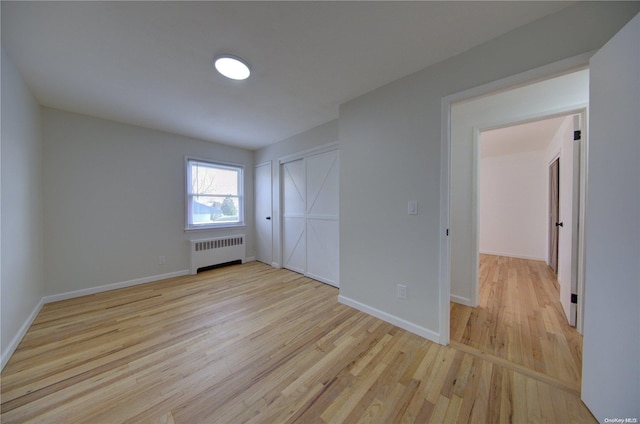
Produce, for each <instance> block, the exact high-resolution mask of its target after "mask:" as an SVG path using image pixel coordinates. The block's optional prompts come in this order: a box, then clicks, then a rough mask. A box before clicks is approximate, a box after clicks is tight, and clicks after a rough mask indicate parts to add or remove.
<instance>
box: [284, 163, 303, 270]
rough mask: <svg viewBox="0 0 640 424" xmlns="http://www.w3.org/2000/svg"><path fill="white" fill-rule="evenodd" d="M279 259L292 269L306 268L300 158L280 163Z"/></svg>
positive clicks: (301, 164) (301, 165)
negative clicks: (280, 233)
mask: <svg viewBox="0 0 640 424" xmlns="http://www.w3.org/2000/svg"><path fill="white" fill-rule="evenodd" d="M281 175H282V260H283V266H284V267H285V268H287V269H290V270H292V271H296V272H300V273H303V274H304V273H306V271H307V262H306V257H307V251H306V248H307V241H306V218H305V211H306V198H307V197H306V173H305V162H304V159H299V160H296V161H293V162H287V163H285V164H283V165H282V170H281Z"/></svg>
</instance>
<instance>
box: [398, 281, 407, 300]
mask: <svg viewBox="0 0 640 424" xmlns="http://www.w3.org/2000/svg"><path fill="white" fill-rule="evenodd" d="M406 298H407V286H403V285H402V284H398V299H406Z"/></svg>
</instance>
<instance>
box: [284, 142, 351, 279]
mask: <svg viewBox="0 0 640 424" xmlns="http://www.w3.org/2000/svg"><path fill="white" fill-rule="evenodd" d="M281 175H282V177H281V178H282V210H283V215H282V240H283V241H282V256H283V266H284V267H285V268H287V269H290V270H292V271H296V272H300V273H302V274H304V275H306V276H308V277H311V278H314V279H316V280H319V281H322V282H324V283H327V284H330V285H332V286H335V287H339V270H340V267H339V257H340V254H339V231H340V228H339V219H338V216H339V204H338V202H339V184H338V181H339V161H338V152H337V151H331V152H327V153H322V154H318V155H314V156H310V157H308V158H304V159H299V160H295V161H292V162H287V163H284V164H283V165H282V168H281Z"/></svg>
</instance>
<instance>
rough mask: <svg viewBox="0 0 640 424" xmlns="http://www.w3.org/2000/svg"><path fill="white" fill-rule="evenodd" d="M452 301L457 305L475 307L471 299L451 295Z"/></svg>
mask: <svg viewBox="0 0 640 424" xmlns="http://www.w3.org/2000/svg"><path fill="white" fill-rule="evenodd" d="M451 301H452V302H455V303H459V304H461V305H466V306H471V307H472V308H473V307H474V305H473V303H471V299H468V298H466V297H462V296H456V295H455V294H452V295H451Z"/></svg>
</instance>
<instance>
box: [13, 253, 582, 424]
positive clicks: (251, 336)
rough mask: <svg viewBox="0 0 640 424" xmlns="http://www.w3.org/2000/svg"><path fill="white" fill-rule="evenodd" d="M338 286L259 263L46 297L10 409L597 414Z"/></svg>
mask: <svg viewBox="0 0 640 424" xmlns="http://www.w3.org/2000/svg"><path fill="white" fill-rule="evenodd" d="M337 294H338V291H337V290H336V289H334V288H332V287H330V286H327V285H324V284H322V283H318V282H316V281H313V280H310V279H307V278H305V277H302V276H300V275H299V274H295V273H292V272H289V271H286V270H277V269H272V268H271V267H268V266H266V265H263V264H260V263H256V262H253V263H248V264H244V265H238V266H233V267H228V268H221V269H218V270H214V271H209V272H206V273H202V274H199V275H197V276H189V277H180V278H175V279H171V280H165V281H161V282H157V283H150V284H145V285H141V286H136V287H131V288H127V289H121V290H117V291H112V292H106V293H100V294H96V295H91V296H86V297H83V298H77V299H71V300H67V301H63V302H57V303H52V304H48V305H46V306H45V307H44V308H43V310H42V311H41V312H40V314H39V315H38V317H37V319H36V321H35V322H34V324H33V326H32V327H31V329H30V330H29V331H28V333H27V335H26V336H25V338H24V340H23V342H22V343H21V344H20V346H19V347H18V349H17V351H16V352H15V354H14V356H13V357H12V358H11V359H10V361H9V363H8V364H7V366H6V367H5V369H4V370H3V372H2V382H1V395H2V410H1V412H2V415H1V417H0V418H1V421H2V422H3V423H25V422H47V423H141V422H150V423H244V422H247V423H269V424H271V423H278V424H280V423H293V422H300V423H359V422H362V423H369V422H370V423H385V424H386V423H404V422H407V423H411V422H414V423H449V422H473V423H489V422H515V423H524V422H550V423H559V422H563V423H567V422H576V423H578V422H579V423H585V422H593V421H594V420H593V418H592V416H591V415H590V414H589V412H588V410H587V409H586V407H585V406H584V405H583V404H582V402H581V401H580V399H579V397H578V396H577V395H576V393H575V392H574V391H572V390H570V389H567V388H564V387H558V386H557V385H554V384H549V383H548V382H545V381H543V380H541V379H538V378H535V377H536V375H533V376H530V375H527V374H526V373H522V372H519V371H518V370H517V369H514V368H513V367H510V366H509V364H506V363H505V364H501V363H499V361H497V360H496V359H495V358H494V357H491V356H488V355H484V354H483V353H482V352H477V351H469V352H467V351H465V350H464V348H463V349H458V348H455V347H444V346H440V345H438V344H435V343H432V342H429V341H427V340H425V339H423V338H421V337H418V336H416V335H413V334H411V333H408V332H406V331H404V330H401V329H399V328H397V327H394V326H392V325H390V324H387V323H385V322H383V321H380V320H378V319H376V318H373V317H371V316H368V315H366V314H363V313H361V312H358V311H356V310H354V309H351V308H349V307H347V306H344V305H341V304H339V303H338V302H337ZM505 362H506V361H505Z"/></svg>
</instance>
